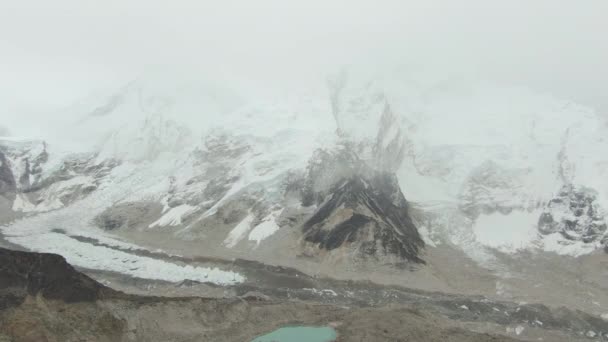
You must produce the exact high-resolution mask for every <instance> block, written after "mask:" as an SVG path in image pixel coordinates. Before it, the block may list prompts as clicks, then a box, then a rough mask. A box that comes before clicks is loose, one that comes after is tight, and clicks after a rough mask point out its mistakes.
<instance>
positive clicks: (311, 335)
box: [252, 327, 337, 342]
mask: <svg viewBox="0 0 608 342" xmlns="http://www.w3.org/2000/svg"><path fill="white" fill-rule="evenodd" d="M336 337H337V335H336V331H335V330H334V329H332V328H330V327H284V328H280V329H277V330H275V331H273V332H271V333H269V334H267V335H264V336H260V337H257V338H256V339H254V340H253V341H252V342H331V341H334V340H335V339H336Z"/></svg>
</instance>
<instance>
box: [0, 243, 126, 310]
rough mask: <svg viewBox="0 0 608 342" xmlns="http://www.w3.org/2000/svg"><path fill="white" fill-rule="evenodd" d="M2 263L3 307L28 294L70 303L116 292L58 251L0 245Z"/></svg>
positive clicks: (1, 288)
mask: <svg viewBox="0 0 608 342" xmlns="http://www.w3.org/2000/svg"><path fill="white" fill-rule="evenodd" d="M0 265H2V267H1V268H0V298H2V299H3V300H2V301H1V302H0V309H2V308H6V307H11V306H14V305H19V304H21V302H23V300H25V297H26V296H28V295H30V296H36V295H41V296H42V297H44V298H46V299H56V300H62V301H65V302H68V303H69V302H90V301H95V300H97V299H99V298H102V297H104V296H106V295H109V294H112V293H114V291H113V290H111V289H109V288H106V287H104V286H103V285H101V284H99V283H97V282H96V281H94V280H93V279H91V278H89V277H87V276H86V275H84V274H82V273H80V272H78V271H76V270H75V269H74V268H73V267H72V266H70V265H69V264H68V263H67V262H66V261H65V259H64V258H63V257H62V256H60V255H57V254H45V253H29V252H20V251H12V250H8V249H4V248H0Z"/></svg>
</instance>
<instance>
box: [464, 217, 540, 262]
mask: <svg viewBox="0 0 608 342" xmlns="http://www.w3.org/2000/svg"><path fill="white" fill-rule="evenodd" d="M538 217H539V212H538V211H531V212H527V211H521V210H517V211H513V212H511V213H510V214H508V215H504V214H502V213H500V212H495V213H492V214H489V215H484V214H482V215H480V216H479V218H477V220H476V221H475V223H474V224H473V232H474V234H475V238H476V240H477V241H478V242H480V243H481V244H482V245H484V246H487V247H491V248H495V249H498V250H500V251H503V252H507V253H512V252H516V251H518V250H521V249H526V248H528V247H530V246H532V243H533V242H534V241H535V240H536V239H537V238H538V231H537V223H538Z"/></svg>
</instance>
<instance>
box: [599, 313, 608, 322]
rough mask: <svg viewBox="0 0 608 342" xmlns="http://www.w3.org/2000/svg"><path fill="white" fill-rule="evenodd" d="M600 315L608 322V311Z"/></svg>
mask: <svg viewBox="0 0 608 342" xmlns="http://www.w3.org/2000/svg"><path fill="white" fill-rule="evenodd" d="M600 317H601V318H602V319H603V320H604V321H606V322H608V312H606V313H603V314H601V315H600Z"/></svg>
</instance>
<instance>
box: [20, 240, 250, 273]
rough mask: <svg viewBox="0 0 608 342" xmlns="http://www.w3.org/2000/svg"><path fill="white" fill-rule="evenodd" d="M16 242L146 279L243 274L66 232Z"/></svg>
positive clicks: (89, 265)
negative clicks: (84, 239) (83, 240)
mask: <svg viewBox="0 0 608 342" xmlns="http://www.w3.org/2000/svg"><path fill="white" fill-rule="evenodd" d="M11 241H12V242H13V243H17V244H24V245H26V246H28V248H29V249H30V250H32V251H37V252H45V253H57V254H61V255H63V256H64V257H65V258H66V260H67V261H68V262H69V263H70V264H72V265H75V266H78V267H84V268H90V269H96V270H107V271H113V272H118V273H122V274H126V275H129V276H133V277H139V278H145V279H158V280H165V281H170V282H179V281H182V280H185V279H190V280H195V281H201V282H211V283H215V284H220V285H228V284H234V283H239V282H242V281H243V280H244V278H243V276H241V275H239V274H237V273H234V272H228V271H222V270H220V269H218V268H207V267H194V266H190V265H185V266H181V265H177V264H173V263H170V262H166V261H162V260H157V259H152V258H148V257H141V256H137V255H134V254H131V253H126V252H123V251H117V250H114V249H111V248H107V247H101V246H94V245H91V244H86V243H81V242H79V241H77V240H74V239H71V238H69V237H67V236H65V235H63V234H58V233H53V232H49V233H44V234H36V235H23V236H19V237H13V238H12V239H11Z"/></svg>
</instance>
